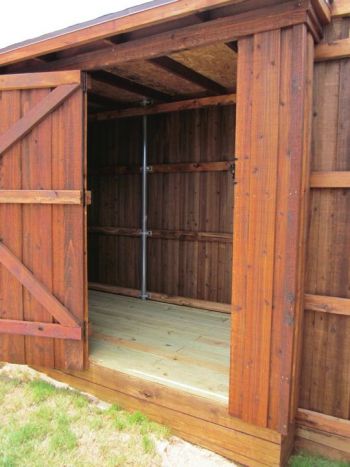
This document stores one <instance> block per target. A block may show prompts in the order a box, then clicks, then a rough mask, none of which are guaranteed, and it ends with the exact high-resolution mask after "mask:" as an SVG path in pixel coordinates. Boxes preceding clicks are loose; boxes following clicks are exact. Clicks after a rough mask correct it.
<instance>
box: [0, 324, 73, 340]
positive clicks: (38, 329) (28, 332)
mask: <svg viewBox="0 0 350 467" xmlns="http://www.w3.org/2000/svg"><path fill="white" fill-rule="evenodd" d="M0 334H11V335H12V334H14V335H20V336H36V337H38V336H39V337H50V338H54V339H72V340H81V339H82V328H81V327H73V326H62V325H61V324H55V323H38V322H32V321H18V320H10V319H0Z"/></svg>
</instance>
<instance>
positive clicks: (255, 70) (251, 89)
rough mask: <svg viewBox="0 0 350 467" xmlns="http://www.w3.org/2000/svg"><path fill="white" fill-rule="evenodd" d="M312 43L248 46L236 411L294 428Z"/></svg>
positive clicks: (241, 58)
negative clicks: (290, 425) (292, 423)
mask: <svg viewBox="0 0 350 467" xmlns="http://www.w3.org/2000/svg"><path fill="white" fill-rule="evenodd" d="M312 70H313V41H312V38H311V36H310V35H309V34H308V33H307V31H306V28H305V26H304V25H300V26H295V27H293V28H287V29H283V30H276V31H271V32H266V33H260V34H256V35H254V36H251V37H248V38H244V39H242V40H240V41H239V54H238V88H237V127H236V138H237V157H238V161H237V186H236V190H235V209H234V229H235V235H234V239H233V256H234V259H233V271H234V276H233V292H232V296H233V300H232V301H233V309H232V339H231V343H232V345H231V349H232V353H231V384H230V413H231V414H232V415H234V416H236V417H239V418H241V419H243V420H244V421H247V422H249V423H253V424H256V425H260V426H265V427H270V428H272V429H275V430H277V431H279V432H281V433H283V434H287V433H288V431H289V424H290V422H292V421H293V418H294V412H295V409H296V403H295V399H296V391H295V386H297V374H298V365H297V358H296V357H297V356H298V349H299V342H300V339H299V335H300V334H299V330H300V328H301V317H302V305H301V302H302V299H303V268H302V264H303V250H304V244H305V241H304V239H305V214H306V213H305V206H306V202H307V200H306V196H307V189H306V185H307V181H308V174H309V161H310V159H309V152H310V151H309V143H310V140H309V137H308V135H309V134H310V125H311V91H312Z"/></svg>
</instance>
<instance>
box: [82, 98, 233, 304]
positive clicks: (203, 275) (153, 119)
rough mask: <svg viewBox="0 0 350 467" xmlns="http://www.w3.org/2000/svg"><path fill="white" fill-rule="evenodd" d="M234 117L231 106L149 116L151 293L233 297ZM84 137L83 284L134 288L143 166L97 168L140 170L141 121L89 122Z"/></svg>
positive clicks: (223, 300)
mask: <svg viewBox="0 0 350 467" xmlns="http://www.w3.org/2000/svg"><path fill="white" fill-rule="evenodd" d="M234 118H235V117H234V108H233V107H232V106H224V107H209V108H207V109H204V108H203V109H196V110H188V111H182V112H176V113H171V114H164V115H154V116H150V117H149V121H148V122H149V135H148V136H149V165H150V166H151V167H154V168H155V169H156V170H155V171H154V172H150V174H149V229H150V230H151V231H152V236H151V237H150V238H149V252H148V264H149V281H150V282H149V290H150V291H151V292H152V293H158V294H161V295H164V296H168V297H169V299H170V297H171V296H173V297H185V298H186V297H187V299H190V298H192V299H199V300H204V301H208V302H219V303H223V304H229V303H230V299H231V297H230V294H231V290H230V280H231V264H230V263H231V248H232V247H231V243H230V242H231V240H232V211H233V206H232V191H233V180H232V173H231V170H227V169H228V167H230V164H231V163H232V160H233V154H234V137H233V132H232V128H233V127H234ZM89 138H90V139H89V144H90V150H89V163H90V166H89V168H90V172H89V173H92V174H93V175H92V176H91V177H89V184H90V187H89V188H91V190H92V193H93V203H92V205H91V208H90V211H89V225H90V227H91V230H90V234H89V241H90V250H89V251H90V254H89V261H90V263H89V264H90V266H89V273H90V281H92V282H98V283H102V284H109V285H111V286H113V285H114V286H119V287H124V288H130V289H138V288H139V250H138V249H139V245H140V240H139V238H138V237H139V230H140V217H139V212H140V173H139V171H138V170H131V171H129V170H128V171H126V172H125V171H123V173H119V174H116V175H113V174H112V175H107V174H105V175H103V174H101V175H97V174H100V169H99V168H100V167H113V166H115V165H117V166H122V167H125V165H124V164H125V163H127V164H128V166H129V167H139V164H140V156H141V125H140V119H139V118H133V119H118V120H114V121H110V122H106V121H105V122H102V121H101V122H94V123H91V124H90V137H89ZM213 167H214V168H215V169H216V168H220V171H217V172H214V171H213V172H212V171H210V172H207V171H206V170H208V169H210V170H211V169H212V168H213ZM184 168H188V170H189V171H188V172H187V171H186V173H184V172H182V169H184ZM158 169H159V170H158ZM165 169H166V170H165ZM179 169H181V171H179ZM221 169H225V170H221ZM192 170H193V171H192ZM203 170H205V171H203ZM107 171H108V172H109V173H112V169H110V170H106V172H107ZM130 172H131V173H130ZM97 231H98V232H100V233H99V234H98V235H97V234H96V232H97ZM112 234H118V235H112ZM119 234H120V235H119ZM125 264H128V267H125Z"/></svg>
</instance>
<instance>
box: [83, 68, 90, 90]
mask: <svg viewBox="0 0 350 467" xmlns="http://www.w3.org/2000/svg"><path fill="white" fill-rule="evenodd" d="M81 87H82V89H83V92H88V91H89V90H91V77H90V75H88V74H87V73H86V72H84V73H82V77H81Z"/></svg>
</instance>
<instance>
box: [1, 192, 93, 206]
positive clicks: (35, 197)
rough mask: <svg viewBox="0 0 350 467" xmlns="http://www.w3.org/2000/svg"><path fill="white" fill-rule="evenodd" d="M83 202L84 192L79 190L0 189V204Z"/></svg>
mask: <svg viewBox="0 0 350 467" xmlns="http://www.w3.org/2000/svg"><path fill="white" fill-rule="evenodd" d="M87 198H88V199H89V198H90V196H89V195H88V197H87ZM83 203H84V193H83V192H82V191H79V190H0V204H83ZM87 204H88V203H87Z"/></svg>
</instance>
